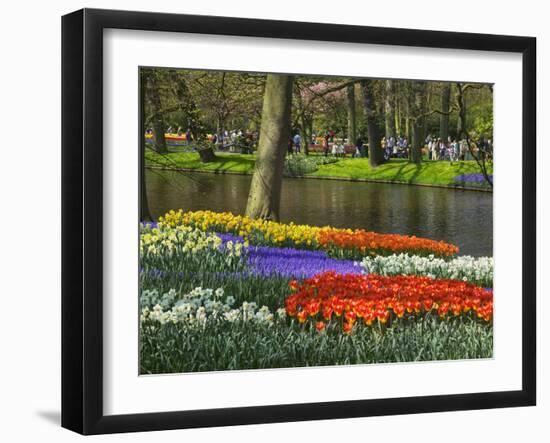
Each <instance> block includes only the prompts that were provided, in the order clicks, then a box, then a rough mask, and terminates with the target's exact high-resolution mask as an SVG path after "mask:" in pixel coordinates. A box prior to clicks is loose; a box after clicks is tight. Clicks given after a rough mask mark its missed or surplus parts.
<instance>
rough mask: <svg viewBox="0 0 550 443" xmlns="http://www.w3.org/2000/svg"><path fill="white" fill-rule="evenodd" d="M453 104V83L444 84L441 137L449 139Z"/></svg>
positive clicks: (440, 126)
mask: <svg viewBox="0 0 550 443" xmlns="http://www.w3.org/2000/svg"><path fill="white" fill-rule="evenodd" d="M450 103H451V83H448V82H444V83H443V85H442V89H441V114H440V115H439V136H440V137H441V138H442V139H443V140H447V138H448V137H449V109H450Z"/></svg>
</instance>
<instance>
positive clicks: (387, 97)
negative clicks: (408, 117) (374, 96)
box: [384, 80, 396, 139]
mask: <svg viewBox="0 0 550 443" xmlns="http://www.w3.org/2000/svg"><path fill="white" fill-rule="evenodd" d="M384 87H385V88H384V92H385V94H384V111H385V112H384V114H385V123H386V139H389V138H390V137H395V136H396V132H395V107H394V95H395V91H394V89H395V88H394V82H393V80H386V81H385V82H384Z"/></svg>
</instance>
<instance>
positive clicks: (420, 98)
mask: <svg viewBox="0 0 550 443" xmlns="http://www.w3.org/2000/svg"><path fill="white" fill-rule="evenodd" d="M426 85H427V84H426V82H420V81H413V82H412V84H411V86H412V92H413V97H412V99H413V102H412V106H411V107H412V109H411V110H412V114H413V121H412V124H413V139H412V144H411V161H412V162H413V163H417V164H418V163H420V162H421V161H422V147H423V146H424V139H423V137H422V123H423V120H424V117H423V112H424V102H425V99H426Z"/></svg>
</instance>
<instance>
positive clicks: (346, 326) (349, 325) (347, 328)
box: [342, 322, 353, 334]
mask: <svg viewBox="0 0 550 443" xmlns="http://www.w3.org/2000/svg"><path fill="white" fill-rule="evenodd" d="M342 329H343V330H344V332H345V333H346V334H351V331H352V330H353V323H350V322H344V325H343V326H342Z"/></svg>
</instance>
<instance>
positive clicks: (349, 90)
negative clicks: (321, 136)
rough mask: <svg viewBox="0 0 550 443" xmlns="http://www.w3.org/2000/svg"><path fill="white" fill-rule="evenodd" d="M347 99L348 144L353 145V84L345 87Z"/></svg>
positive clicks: (354, 129) (354, 121)
mask: <svg viewBox="0 0 550 443" xmlns="http://www.w3.org/2000/svg"><path fill="white" fill-rule="evenodd" d="M347 97H348V144H350V145H353V144H355V139H356V132H357V131H356V115H355V83H352V84H351V85H348V87H347Z"/></svg>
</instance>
